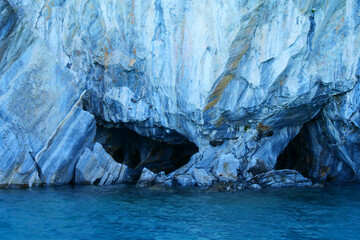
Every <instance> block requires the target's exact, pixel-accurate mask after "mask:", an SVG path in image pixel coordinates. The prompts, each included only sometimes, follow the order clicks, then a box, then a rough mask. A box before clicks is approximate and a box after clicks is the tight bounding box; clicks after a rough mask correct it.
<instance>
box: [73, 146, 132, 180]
mask: <svg viewBox="0 0 360 240" xmlns="http://www.w3.org/2000/svg"><path fill="white" fill-rule="evenodd" d="M126 172H127V166H125V165H123V164H121V163H117V162H116V161H115V160H114V159H113V158H112V157H111V156H110V155H109V154H108V153H107V152H106V151H105V149H104V148H103V146H102V145H101V144H100V143H98V142H96V143H95V145H94V149H93V151H91V150H90V149H89V148H86V149H85V151H84V153H83V154H82V155H81V157H80V158H79V161H78V162H77V163H76V167H75V183H76V184H91V185H111V184H119V183H125V182H128V181H129V179H128V176H127V173H126Z"/></svg>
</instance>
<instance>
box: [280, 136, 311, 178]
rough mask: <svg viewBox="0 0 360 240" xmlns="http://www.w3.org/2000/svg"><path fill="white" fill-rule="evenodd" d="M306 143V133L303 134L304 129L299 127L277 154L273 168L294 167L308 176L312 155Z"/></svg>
mask: <svg viewBox="0 0 360 240" xmlns="http://www.w3.org/2000/svg"><path fill="white" fill-rule="evenodd" d="M307 145H308V144H307V139H306V134H304V129H301V130H300V132H299V133H298V135H297V136H296V137H295V138H294V139H293V140H292V141H290V143H289V144H288V145H287V146H286V148H285V149H284V151H283V152H282V153H281V154H280V155H279V156H278V158H277V162H276V165H275V169H276V170H280V169H295V170H297V171H298V172H300V173H301V174H302V175H303V176H304V177H307V178H310V175H311V173H310V171H311V169H312V167H313V166H312V162H313V157H312V155H311V152H310V150H309V149H307Z"/></svg>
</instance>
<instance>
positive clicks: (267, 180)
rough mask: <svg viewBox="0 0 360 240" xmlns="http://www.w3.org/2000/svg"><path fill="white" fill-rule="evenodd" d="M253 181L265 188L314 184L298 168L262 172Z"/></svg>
mask: <svg viewBox="0 0 360 240" xmlns="http://www.w3.org/2000/svg"><path fill="white" fill-rule="evenodd" d="M253 182H254V183H255V184H258V185H260V186H261V187H263V188H265V187H271V188H281V187H310V186H311V185H312V182H311V181H310V179H308V178H305V177H304V176H302V175H301V174H300V173H299V172H297V171H296V170H289V169H284V170H272V171H269V172H266V173H261V174H259V175H256V176H255V177H254V178H253ZM253 187H254V186H253Z"/></svg>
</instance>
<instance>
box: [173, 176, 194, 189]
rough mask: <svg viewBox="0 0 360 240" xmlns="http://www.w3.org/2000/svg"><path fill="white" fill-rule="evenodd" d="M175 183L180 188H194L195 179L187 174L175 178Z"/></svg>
mask: <svg viewBox="0 0 360 240" xmlns="http://www.w3.org/2000/svg"><path fill="white" fill-rule="evenodd" d="M175 182H176V185H179V186H182V187H192V186H195V183H196V182H195V179H194V178H193V177H192V176H191V175H189V174H184V175H177V176H175Z"/></svg>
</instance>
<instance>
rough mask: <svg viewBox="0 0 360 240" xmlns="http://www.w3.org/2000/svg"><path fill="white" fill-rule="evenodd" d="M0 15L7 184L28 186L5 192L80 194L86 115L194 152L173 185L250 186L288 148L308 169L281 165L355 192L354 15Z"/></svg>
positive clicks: (332, 8)
mask: <svg viewBox="0 0 360 240" xmlns="http://www.w3.org/2000/svg"><path fill="white" fill-rule="evenodd" d="M0 13H1V14H0V119H1V120H2V122H1V123H2V125H1V126H0V127H1V128H2V133H1V134H2V135H1V140H0V141H2V142H3V144H4V146H2V147H0V156H1V159H0V161H1V164H0V172H6V173H8V172H10V173H11V174H10V175H11V176H17V175H18V173H19V174H20V175H21V177H9V176H10V175H6V177H4V178H3V180H2V181H3V184H11V183H12V182H14V183H16V184H21V183H23V184H27V185H36V184H38V183H40V182H41V181H43V182H44V183H46V184H61V183H68V182H69V181H71V180H73V177H71V176H72V175H71V173H72V172H73V170H71V167H74V164H75V163H76V162H77V161H78V159H79V157H80V155H81V154H82V152H83V151H84V149H86V148H90V149H91V148H92V144H93V138H94V137H93V136H94V132H95V122H94V118H93V117H92V116H91V114H93V115H95V116H96V119H97V120H98V122H101V123H102V124H104V125H106V124H108V125H111V126H113V127H118V126H120V125H121V127H127V128H129V129H131V130H133V131H135V132H136V133H138V134H140V135H142V136H145V137H149V138H151V139H155V140H159V141H163V142H166V143H169V144H175V145H176V144H181V143H183V141H184V138H185V139H188V140H189V141H191V142H193V143H194V144H196V146H197V147H198V148H199V152H198V153H196V154H195V155H193V156H192V157H191V159H190V161H189V162H188V163H186V164H185V165H184V166H182V167H181V166H180V167H179V169H178V170H176V171H175V172H173V173H170V174H168V175H167V176H166V179H167V180H166V181H165V182H166V183H167V184H170V183H171V184H172V183H177V184H180V185H187V186H188V185H194V184H195V183H196V180H195V179H194V177H193V172H194V170H195V169H204V171H206V172H207V174H209V176H213V177H214V178H215V180H214V182H218V181H223V182H231V181H240V182H247V181H250V180H251V179H252V178H253V177H254V175H258V174H261V172H263V171H265V172H268V171H271V170H273V169H275V168H276V167H277V166H279V165H280V164H278V159H279V155H280V154H281V153H282V152H283V151H284V149H286V147H287V146H288V145H289V143H290V142H291V144H294V145H296V146H299V144H300V145H301V146H300V147H297V149H305V150H306V153H308V155H307V156H305V157H304V158H302V159H300V160H296V163H295V164H294V163H293V162H294V161H295V160H292V159H295V158H291V157H288V158H283V159H285V160H284V161H285V163H284V164H283V165H292V168H294V169H298V170H299V171H301V173H302V174H304V175H306V176H308V177H314V178H319V179H328V180H333V179H336V180H339V181H345V180H359V178H360V177H359V176H360V172H359V171H360V170H359V169H360V168H359V167H360V166H359V164H360V161H359V159H360V158H359V156H360V154H359V152H360V151H359V150H360V149H359V140H358V139H359V125H360V120H359V110H360V109H359V104H358V102H359V101H358V98H359V86H358V81H359V79H360V63H359V62H360V61H359V59H360V48H359V46H360V28H359V27H358V26H359V24H360V17H359V13H360V3H359V1H356V0H346V1H343V0H333V1H328V2H326V1H318V0H311V1H301V0H290V1H275V0H269V1H265V0H254V1H240V0H228V1H205V0H189V1H171V0H139V1H124V2H121V4H120V2H118V1H115V0H107V1H100V0H88V1H82V0H64V1H55V0H50V1H37V0H21V1H20V0H3V1H1V2H0ZM82 93H84V94H82ZM82 102H83V106H84V108H85V109H86V111H88V112H90V113H86V112H85V111H84V110H81V109H80V108H79V109H77V108H78V107H81V103H82ZM75 105H76V106H77V107H76V111H75V113H76V114H75V113H72V111H73V110H74V106H75ZM72 109H73V110H72ZM69 116H70V118H71V122H70V121H67V120H68V119H69ZM71 116H72V117H71ZM65 123H66V124H65ZM5 125H6V127H3V126H5ZM77 128H78V130H79V131H78V132H76V133H75V129H77ZM7 129H10V131H8V130H7ZM8 132H9V133H8ZM299 132H300V135H298V133H299ZM297 135H298V137H296V136H297ZM301 136H303V139H305V140H306V142H302V141H300V140H299V138H300V137H301ZM295 137H296V138H295ZM294 138H295V139H294ZM79 141H80V142H81V143H79ZM292 141H294V142H292ZM11 145H14V146H16V147H17V148H18V149H10V148H9V147H7V146H11ZM169 149H170V150H171V149H172V148H169ZM125 150H126V149H125ZM170 150H169V152H167V154H165V153H164V154H160V153H159V156H160V155H161V156H162V157H163V158H165V156H170V155H171V154H170ZM285 151H287V150H285ZM299 152H300V153H301V152H302V151H298V152H297V153H299ZM87 153H88V154H89V152H87ZM146 153H147V154H149V158H147V157H145V158H144V159H145V160H148V161H150V162H151V163H154V161H153V160H156V159H157V158H156V157H154V156H153V155H151V154H150V153H152V151H148V152H146ZM143 155H144V156H145V155H146V154H143ZM294 155H295V154H294ZM307 157H308V158H307ZM12 159H13V160H12ZM307 159H310V160H311V164H310V160H307ZM31 163H32V164H33V165H32V164H31ZM143 163H146V161H144V162H143ZM184 163H185V162H184ZM94 164H95V162H94ZM179 165H183V163H181V164H179ZM18 166H22V167H23V168H22V167H21V168H18ZM156 166H161V167H162V168H166V166H162V164H161V163H160V164H159V163H158V162H156ZM168 169H169V168H168ZM35 170H36V171H35ZM157 170H159V171H162V170H164V169H157ZM24 172H26V173H25V174H22V173H24ZM167 173H168V172H167ZM20 175H19V176H20ZM15 179H16V180H15ZM38 179H42V180H40V181H39V180H38Z"/></svg>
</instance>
